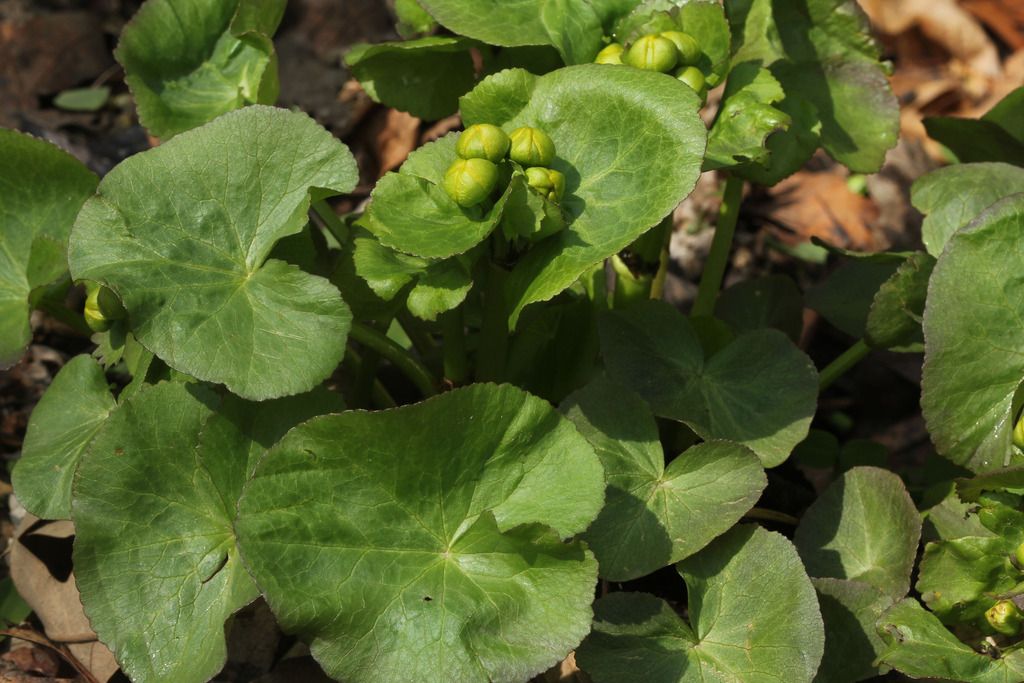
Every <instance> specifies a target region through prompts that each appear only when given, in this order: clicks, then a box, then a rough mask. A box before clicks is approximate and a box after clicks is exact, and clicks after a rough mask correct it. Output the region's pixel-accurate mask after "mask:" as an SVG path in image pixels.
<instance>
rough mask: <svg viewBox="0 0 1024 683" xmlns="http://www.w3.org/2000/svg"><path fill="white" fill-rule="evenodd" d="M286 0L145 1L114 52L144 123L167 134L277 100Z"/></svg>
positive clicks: (158, 134) (149, 127)
mask: <svg viewBox="0 0 1024 683" xmlns="http://www.w3.org/2000/svg"><path fill="white" fill-rule="evenodd" d="M284 6H285V0H224V1H220V2H209V1H208V0H148V1H147V2H146V3H145V4H144V5H143V6H142V8H141V9H139V12H138V13H137V14H136V15H135V17H134V18H133V19H132V21H131V22H130V23H129V24H128V26H126V27H125V29H124V33H122V34H121V41H120V42H119V43H118V46H117V50H115V51H114V55H115V56H116V57H117V61H119V62H120V63H121V65H122V66H123V67H124V71H125V82H127V83H128V86H129V87H130V88H131V90H132V94H133V95H134V96H135V103H136V105H137V106H138V109H139V120H140V121H141V122H142V125H144V126H145V127H146V128H147V129H148V130H149V132H150V133H152V134H153V135H155V136H157V137H160V138H169V137H171V136H173V135H177V134H178V133H181V132H183V131H186V130H188V129H190V128H195V127H196V126H201V125H202V124H204V123H206V122H207V121H210V120H212V119H214V118H216V117H217V116H219V115H221V114H224V113H226V112H229V111H231V110H233V109H238V108H239V107H242V106H244V105H246V104H253V103H257V102H258V103H261V104H273V103H274V101H275V100H277V91H278V83H277V64H276V56H275V54H274V44H273V42H272V41H271V39H270V36H272V35H273V33H274V31H275V30H276V29H277V25H278V24H279V23H280V21H281V17H282V16H283V15H284Z"/></svg>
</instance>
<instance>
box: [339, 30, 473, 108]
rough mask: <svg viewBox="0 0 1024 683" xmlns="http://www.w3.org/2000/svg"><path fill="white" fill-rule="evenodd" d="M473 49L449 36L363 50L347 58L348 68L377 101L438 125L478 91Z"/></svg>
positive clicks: (353, 49) (470, 45) (359, 48)
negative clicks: (463, 97) (469, 93)
mask: <svg viewBox="0 0 1024 683" xmlns="http://www.w3.org/2000/svg"><path fill="white" fill-rule="evenodd" d="M472 46H473V43H472V42H471V41H468V40H464V39H462V38H451V37H445V36H441V37H428V38H419V39H417V40H406V41H399V42H393V43H377V44H373V45H366V44H363V45H357V46H356V47H354V48H352V50H351V51H350V52H349V53H348V54H347V55H345V63H346V64H348V66H349V68H350V69H351V70H352V74H353V75H354V76H355V77H356V78H358V79H359V82H360V83H361V84H362V86H363V89H364V90H365V91H366V93H367V94H368V95H369V96H370V97H372V98H373V99H374V101H376V102H382V103H384V104H386V105H388V106H389V107H394V108H395V109H400V110H402V111H407V112H409V113H410V114H412V115H413V116H419V117H420V118H424V119H431V120H433V119H439V118H442V117H444V116H448V115H449V114H454V113H455V112H456V111H457V110H458V108H459V97H460V96H461V95H463V94H465V93H466V92H467V91H468V90H469V89H470V88H472V87H473V83H474V82H475V80H476V75H475V73H474V70H473V57H472V55H471V54H470V48H471V47H472Z"/></svg>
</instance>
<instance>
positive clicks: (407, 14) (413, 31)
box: [395, 0, 437, 38]
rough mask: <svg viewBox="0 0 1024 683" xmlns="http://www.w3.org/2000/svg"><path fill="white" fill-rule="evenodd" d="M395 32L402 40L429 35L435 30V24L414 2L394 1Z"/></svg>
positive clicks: (408, 0) (406, 0)
mask: <svg viewBox="0 0 1024 683" xmlns="http://www.w3.org/2000/svg"><path fill="white" fill-rule="evenodd" d="M395 17H396V18H397V19H398V22H397V24H396V26H395V30H397V31H398V35H400V36H402V37H403V38H412V37H414V36H416V35H418V34H423V33H430V32H431V31H433V30H434V29H435V28H437V22H436V21H434V18H433V17H432V16H430V15H429V14H428V13H427V11H426V10H425V9H423V7H422V6H421V5H420V3H419V2H417V1H416V0H395Z"/></svg>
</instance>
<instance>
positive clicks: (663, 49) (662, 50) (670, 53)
mask: <svg viewBox="0 0 1024 683" xmlns="http://www.w3.org/2000/svg"><path fill="white" fill-rule="evenodd" d="M622 61H623V62H625V63H626V64H629V65H630V66H634V67H636V68H637V69H646V70H647V71H661V72H662V73H666V72H668V71H671V70H672V67H674V66H675V65H676V63H677V62H678V61H679V50H677V49H676V46H675V44H674V43H673V42H672V41H671V40H669V39H668V38H662V37H661V36H656V35H650V36H644V37H643V38H640V39H639V40H637V41H636V42H635V43H633V44H632V45H631V46H630V47H629V50H627V51H626V54H625V55H624V56H623V58H622Z"/></svg>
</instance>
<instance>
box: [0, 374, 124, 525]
mask: <svg viewBox="0 0 1024 683" xmlns="http://www.w3.org/2000/svg"><path fill="white" fill-rule="evenodd" d="M116 405H117V403H116V402H115V401H114V397H113V395H111V393H110V387H109V386H108V385H107V378H106V377H105V376H104V375H103V369H102V368H101V367H100V366H99V364H97V363H96V361H94V360H93V359H92V358H91V357H89V356H87V355H82V356H76V357H74V358H72V359H71V360H70V361H68V364H67V365H65V366H64V367H63V368H61V370H60V372H58V373H57V376H56V377H54V378H53V383H52V384H50V386H49V388H47V390H46V393H45V394H43V398H42V399H40V401H39V403H38V404H37V405H36V407H35V410H33V411H32V416H31V418H29V422H28V431H26V433H25V443H24V444H23V445H22V449H21V458H19V459H18V462H17V463H16V464H15V466H14V472H13V473H12V474H11V479H12V483H13V484H14V490H15V491H16V492H17V494H18V500H19V501H20V502H21V504H22V505H24V506H25V508H26V509H27V510H28V511H29V512H31V513H32V514H34V515H36V516H37V517H40V518H42V519H67V518H68V517H69V516H70V515H71V480H72V477H74V475H75V468H76V467H78V461H79V459H80V458H81V457H82V454H83V453H85V450H86V448H87V447H88V446H89V443H90V442H91V441H92V439H93V437H94V436H96V433H97V432H98V431H99V430H100V428H101V427H102V426H103V423H104V422H105V421H106V419H107V417H108V416H109V415H110V413H111V411H113V410H114V408H115V407H116Z"/></svg>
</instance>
